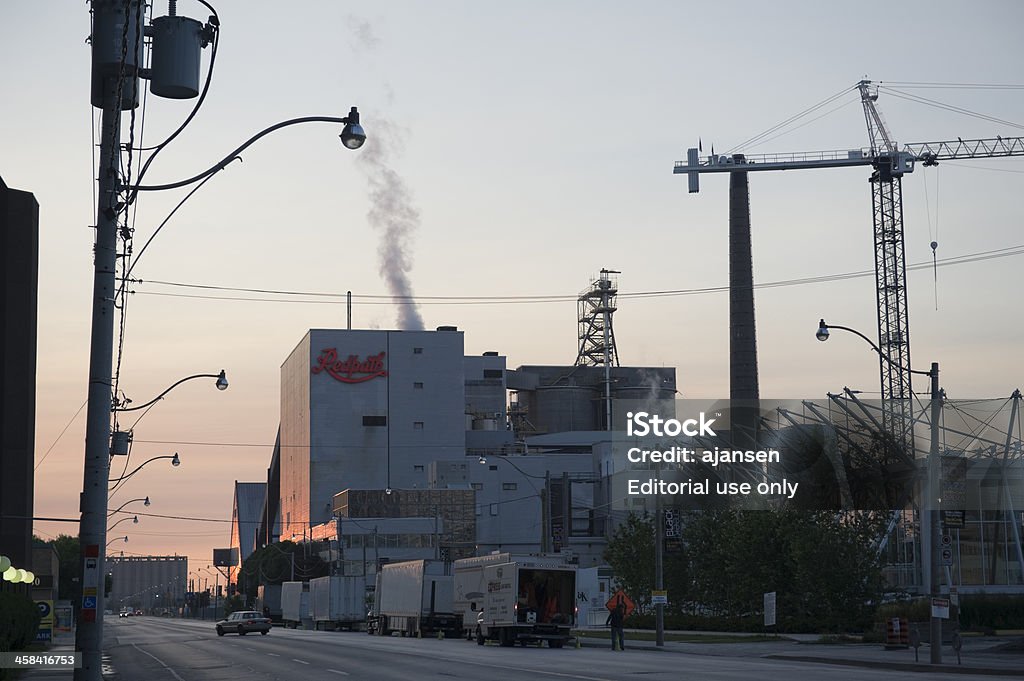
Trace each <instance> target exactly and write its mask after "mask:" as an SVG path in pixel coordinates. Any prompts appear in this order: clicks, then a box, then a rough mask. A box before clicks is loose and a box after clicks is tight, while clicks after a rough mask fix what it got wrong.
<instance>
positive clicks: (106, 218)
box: [74, 0, 142, 681]
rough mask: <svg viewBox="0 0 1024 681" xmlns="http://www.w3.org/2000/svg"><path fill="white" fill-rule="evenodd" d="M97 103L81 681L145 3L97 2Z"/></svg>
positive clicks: (99, 628) (105, 469)
mask: <svg viewBox="0 0 1024 681" xmlns="http://www.w3.org/2000/svg"><path fill="white" fill-rule="evenodd" d="M91 6H92V16H93V26H92V104H93V106H95V107H97V108H99V109H101V110H102V122H101V124H100V135H101V137H100V155H99V168H98V178H97V180H98V183H99V192H98V194H97V206H96V243H95V251H94V254H93V256H94V258H93V265H94V276H93V301H92V336H91V341H90V342H91V349H90V353H89V397H88V410H87V415H86V431H85V471H84V476H83V483H82V497H81V500H80V510H81V513H82V518H81V524H80V526H79V531H78V536H79V541H80V543H81V555H82V572H81V574H82V603H81V604H80V605H81V607H80V608H79V611H78V613H79V614H78V623H77V624H78V627H77V634H76V638H75V648H76V650H78V651H80V652H81V653H82V666H81V667H80V668H78V669H75V673H74V678H75V680H76V681H100V679H101V675H102V666H101V662H102V659H101V658H102V644H103V601H104V594H103V588H102V586H103V584H102V581H101V579H102V575H104V574H106V572H105V569H104V558H105V553H106V545H107V541H106V538H107V525H106V521H107V479H108V478H109V477H110V413H111V407H112V403H111V400H112V397H113V395H112V390H113V386H112V364H113V362H112V355H113V351H114V298H115V288H116V280H115V268H116V265H117V223H118V213H119V210H120V209H121V207H120V205H119V200H118V190H119V189H120V187H119V185H120V181H121V177H120V173H119V170H118V169H119V167H120V162H121V111H122V109H124V108H128V109H131V108H133V107H134V106H135V101H136V99H137V92H138V66H139V64H140V63H141V55H142V35H141V31H142V2H141V0H92V3H91Z"/></svg>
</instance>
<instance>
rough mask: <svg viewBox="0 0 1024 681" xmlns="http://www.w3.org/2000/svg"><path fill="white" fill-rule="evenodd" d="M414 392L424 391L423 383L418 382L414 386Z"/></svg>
mask: <svg viewBox="0 0 1024 681" xmlns="http://www.w3.org/2000/svg"><path fill="white" fill-rule="evenodd" d="M412 388H413V390H423V381H416V382H415V383H413V384H412Z"/></svg>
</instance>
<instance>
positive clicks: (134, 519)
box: [107, 516, 139, 533]
mask: <svg viewBox="0 0 1024 681" xmlns="http://www.w3.org/2000/svg"><path fill="white" fill-rule="evenodd" d="M129 520H130V521H132V523H133V524H135V525H138V524H139V516H133V517H131V518H121V519H120V520H118V521H117V522H116V523H114V524H113V525H111V526H110V527H108V528H107V532H108V533H109V532H110V531H111V530H112V529H114V528H115V527H117V526H118V525H120V524H121V523H123V522H127V521H129Z"/></svg>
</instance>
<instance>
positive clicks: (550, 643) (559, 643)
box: [548, 639, 565, 648]
mask: <svg viewBox="0 0 1024 681" xmlns="http://www.w3.org/2000/svg"><path fill="white" fill-rule="evenodd" d="M563 645H565V641H563V640H561V639H559V640H557V641H556V640H554V639H550V640H549V641H548V648H561V647H562V646H563Z"/></svg>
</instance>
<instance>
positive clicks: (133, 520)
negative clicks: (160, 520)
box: [132, 516, 139, 525]
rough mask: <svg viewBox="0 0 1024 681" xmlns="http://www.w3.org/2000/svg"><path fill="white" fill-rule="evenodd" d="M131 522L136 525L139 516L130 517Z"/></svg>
mask: <svg viewBox="0 0 1024 681" xmlns="http://www.w3.org/2000/svg"><path fill="white" fill-rule="evenodd" d="M132 524H133V525H138V524H139V516H135V517H134V518H132Z"/></svg>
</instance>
